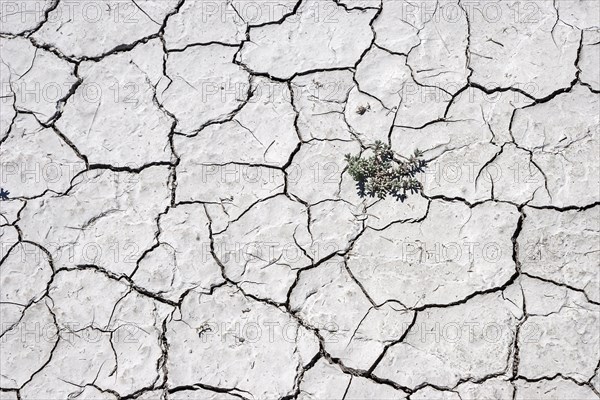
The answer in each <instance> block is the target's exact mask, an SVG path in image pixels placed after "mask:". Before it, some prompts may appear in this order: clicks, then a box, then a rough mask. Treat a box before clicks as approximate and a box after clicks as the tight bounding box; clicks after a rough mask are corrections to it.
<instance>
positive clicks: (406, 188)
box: [345, 141, 427, 202]
mask: <svg viewBox="0 0 600 400" xmlns="http://www.w3.org/2000/svg"><path fill="white" fill-rule="evenodd" d="M373 153H374V154H373V155H372V156H371V157H368V158H360V156H353V155H350V154H346V157H345V158H346V162H347V163H348V173H349V174H350V176H352V178H354V180H355V181H356V188H357V189H358V195H359V196H360V197H362V198H364V197H367V196H370V197H378V198H380V199H385V198H386V196H387V195H391V196H393V197H395V198H396V200H400V201H402V202H403V201H404V200H406V197H407V194H408V193H411V194H412V193H418V192H420V191H421V190H422V189H423V186H422V185H421V182H419V181H418V180H417V179H416V178H415V175H416V174H417V173H418V172H422V171H423V169H424V168H425V167H426V165H427V163H426V161H424V160H422V159H421V156H422V155H423V153H422V152H420V151H419V150H415V153H414V154H413V155H412V156H411V157H410V158H407V159H404V160H402V159H399V158H396V157H395V155H394V152H393V150H392V149H391V148H390V146H388V145H387V144H385V143H383V142H381V141H377V142H375V145H374V146H373Z"/></svg>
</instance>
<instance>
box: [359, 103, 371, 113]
mask: <svg viewBox="0 0 600 400" xmlns="http://www.w3.org/2000/svg"><path fill="white" fill-rule="evenodd" d="M370 110H371V105H370V104H369V103H367V106H366V107H365V106H358V108H357V109H356V113H357V114H358V115H364V114H365V113H366V112H367V111H370Z"/></svg>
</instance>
